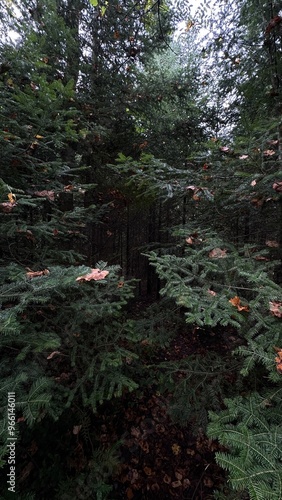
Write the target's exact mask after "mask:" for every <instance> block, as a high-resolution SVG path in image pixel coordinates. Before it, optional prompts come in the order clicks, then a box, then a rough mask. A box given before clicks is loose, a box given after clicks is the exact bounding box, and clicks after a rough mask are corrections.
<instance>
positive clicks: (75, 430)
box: [72, 425, 81, 436]
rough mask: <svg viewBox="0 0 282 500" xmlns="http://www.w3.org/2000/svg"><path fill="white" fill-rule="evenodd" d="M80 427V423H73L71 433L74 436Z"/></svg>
mask: <svg viewBox="0 0 282 500" xmlns="http://www.w3.org/2000/svg"><path fill="white" fill-rule="evenodd" d="M80 429H81V425H74V426H73V430H72V433H73V434H74V435H75V436H76V435H77V434H79V432H80Z"/></svg>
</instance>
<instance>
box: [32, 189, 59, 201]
mask: <svg viewBox="0 0 282 500" xmlns="http://www.w3.org/2000/svg"><path fill="white" fill-rule="evenodd" d="M33 194H35V196H39V197H41V198H47V199H48V200H50V201H54V200H55V193H54V191H47V190H46V189H45V190H44V191H34V193H33Z"/></svg>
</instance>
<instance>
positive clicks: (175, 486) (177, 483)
mask: <svg viewBox="0 0 282 500" xmlns="http://www.w3.org/2000/svg"><path fill="white" fill-rule="evenodd" d="M171 486H172V487H173V488H179V487H180V486H182V483H181V481H173V483H171Z"/></svg>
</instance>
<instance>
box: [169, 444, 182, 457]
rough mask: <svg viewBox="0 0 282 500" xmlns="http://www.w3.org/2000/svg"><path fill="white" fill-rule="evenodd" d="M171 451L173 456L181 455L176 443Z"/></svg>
mask: <svg viewBox="0 0 282 500" xmlns="http://www.w3.org/2000/svg"><path fill="white" fill-rule="evenodd" d="M171 449H172V452H173V454H174V455H179V453H181V447H180V446H179V444H177V443H174V444H173V445H172V447H171Z"/></svg>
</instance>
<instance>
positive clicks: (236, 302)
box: [229, 295, 250, 312]
mask: <svg viewBox="0 0 282 500" xmlns="http://www.w3.org/2000/svg"><path fill="white" fill-rule="evenodd" d="M229 302H230V304H232V306H234V307H236V308H237V309H238V311H239V312H241V311H246V312H249V311H250V308H249V306H248V305H246V306H242V305H241V299H240V298H239V297H237V295H236V296H235V297H233V298H232V299H230V300H229Z"/></svg>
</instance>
